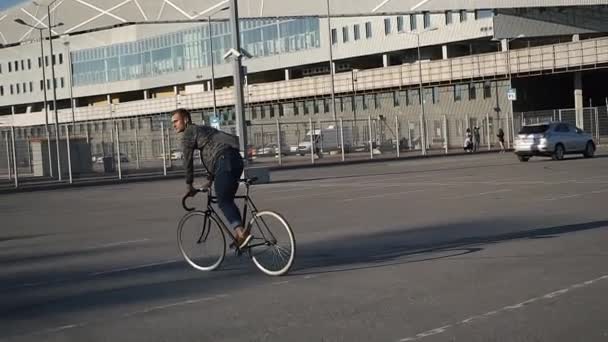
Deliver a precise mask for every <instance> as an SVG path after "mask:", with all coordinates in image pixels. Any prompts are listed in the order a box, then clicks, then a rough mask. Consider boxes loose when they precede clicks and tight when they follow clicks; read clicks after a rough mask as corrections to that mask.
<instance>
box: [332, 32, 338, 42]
mask: <svg viewBox="0 0 608 342" xmlns="http://www.w3.org/2000/svg"><path fill="white" fill-rule="evenodd" d="M336 43H338V31H337V30H336V29H335V28H334V29H331V44H332V45H334V44H336Z"/></svg>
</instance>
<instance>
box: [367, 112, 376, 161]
mask: <svg viewBox="0 0 608 342" xmlns="http://www.w3.org/2000/svg"><path fill="white" fill-rule="evenodd" d="M367 123H368V126H369V127H368V129H369V134H368V136H369V159H374V145H373V143H372V116H371V115H370V116H368V117H367Z"/></svg>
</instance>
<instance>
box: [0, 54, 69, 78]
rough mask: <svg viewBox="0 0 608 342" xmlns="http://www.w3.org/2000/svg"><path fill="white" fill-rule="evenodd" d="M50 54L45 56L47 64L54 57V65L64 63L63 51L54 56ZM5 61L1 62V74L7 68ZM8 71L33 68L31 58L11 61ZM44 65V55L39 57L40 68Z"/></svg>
mask: <svg viewBox="0 0 608 342" xmlns="http://www.w3.org/2000/svg"><path fill="white" fill-rule="evenodd" d="M49 57H50V56H44V64H45V66H47V67H48V66H49V59H52V63H53V65H57V64H63V53H60V54H57V55H53V56H52V58H49ZM3 64H4V63H0V74H1V73H2V72H3V71H4V70H5V69H4V67H3ZM6 65H7V68H6V70H7V71H8V72H17V71H25V70H32V60H31V59H29V58H28V59H22V60H17V61H10V62H7V63H6ZM41 67H42V57H38V68H41Z"/></svg>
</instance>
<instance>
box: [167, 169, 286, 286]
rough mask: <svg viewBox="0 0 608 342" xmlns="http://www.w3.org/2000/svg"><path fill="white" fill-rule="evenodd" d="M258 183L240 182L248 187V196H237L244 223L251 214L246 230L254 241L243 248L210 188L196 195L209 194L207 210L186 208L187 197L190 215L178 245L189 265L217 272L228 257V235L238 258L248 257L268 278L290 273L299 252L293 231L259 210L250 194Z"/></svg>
mask: <svg viewBox="0 0 608 342" xmlns="http://www.w3.org/2000/svg"><path fill="white" fill-rule="evenodd" d="M256 180H257V178H249V179H241V180H240V183H243V184H245V188H246V193H245V195H241V196H235V198H236V199H243V200H244V206H243V213H242V218H243V222H246V221H247V213H250V215H251V220H250V221H249V223H248V225H247V230H248V231H249V232H250V234H252V235H253V238H252V239H251V241H249V243H248V244H247V246H245V247H243V248H239V247H238V243H237V242H236V236H235V235H234V234H233V233H232V232H231V231H230V229H228V227H226V225H225V224H224V222H223V221H222V219H221V218H220V216H219V215H218V213H217V212H216V210H215V209H214V208H213V206H212V204H213V203H217V197H216V196H213V194H212V191H211V189H206V188H204V189H197V192H206V193H207V208H206V209H205V210H195V208H189V207H187V206H186V200H187V199H188V196H184V198H183V199H182V206H183V207H184V209H185V210H186V211H188V213H187V214H185V215H184V216H183V217H182V219H181V220H180V221H179V225H178V228H177V242H178V246H179V249H180V251H181V253H182V255H183V257H184V258H185V259H186V261H187V262H188V263H189V264H190V266H192V267H194V268H195V269H197V270H201V271H213V270H215V269H217V268H218V267H219V266H220V265H221V264H222V262H223V261H224V258H225V256H226V235H227V236H228V237H229V238H230V239H231V240H232V244H231V247H232V248H234V249H235V253H236V255H237V256H241V255H243V254H244V253H246V254H248V255H249V257H250V258H251V259H252V260H253V263H254V264H255V265H256V266H257V267H258V268H259V269H260V270H261V271H262V272H264V273H266V274H267V275H271V276H281V275H285V274H287V272H289V269H290V268H291V266H292V265H293V261H294V258H295V252H296V240H295V237H294V234H293V231H292V229H291V227H290V226H289V224H288V223H287V221H286V220H285V218H283V216H281V215H280V214H278V213H276V212H274V211H268V210H265V211H259V210H258V209H257V207H256V206H255V204H254V203H253V201H252V199H251V196H250V195H249V191H250V186H251V185H252V184H253V183H255V181H256ZM248 209H249V210H248ZM201 221H202V222H201ZM279 237H280V238H281V239H280V238H279ZM281 242H286V243H287V244H288V246H283V245H281ZM188 247H190V248H188ZM195 254H196V255H195ZM201 254H202V255H201ZM199 255H201V256H199Z"/></svg>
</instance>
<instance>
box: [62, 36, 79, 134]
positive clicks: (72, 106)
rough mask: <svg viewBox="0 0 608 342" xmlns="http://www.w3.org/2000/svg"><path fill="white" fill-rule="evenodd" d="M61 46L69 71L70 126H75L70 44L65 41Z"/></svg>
mask: <svg viewBox="0 0 608 342" xmlns="http://www.w3.org/2000/svg"><path fill="white" fill-rule="evenodd" d="M63 45H65V48H66V53H67V56H68V71H69V75H68V76H69V77H68V80H69V81H70V108H72V125H76V116H75V114H74V107H75V106H74V90H73V84H74V78H73V76H72V75H73V73H72V54H71V53H70V42H69V41H66V42H64V43H63Z"/></svg>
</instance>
